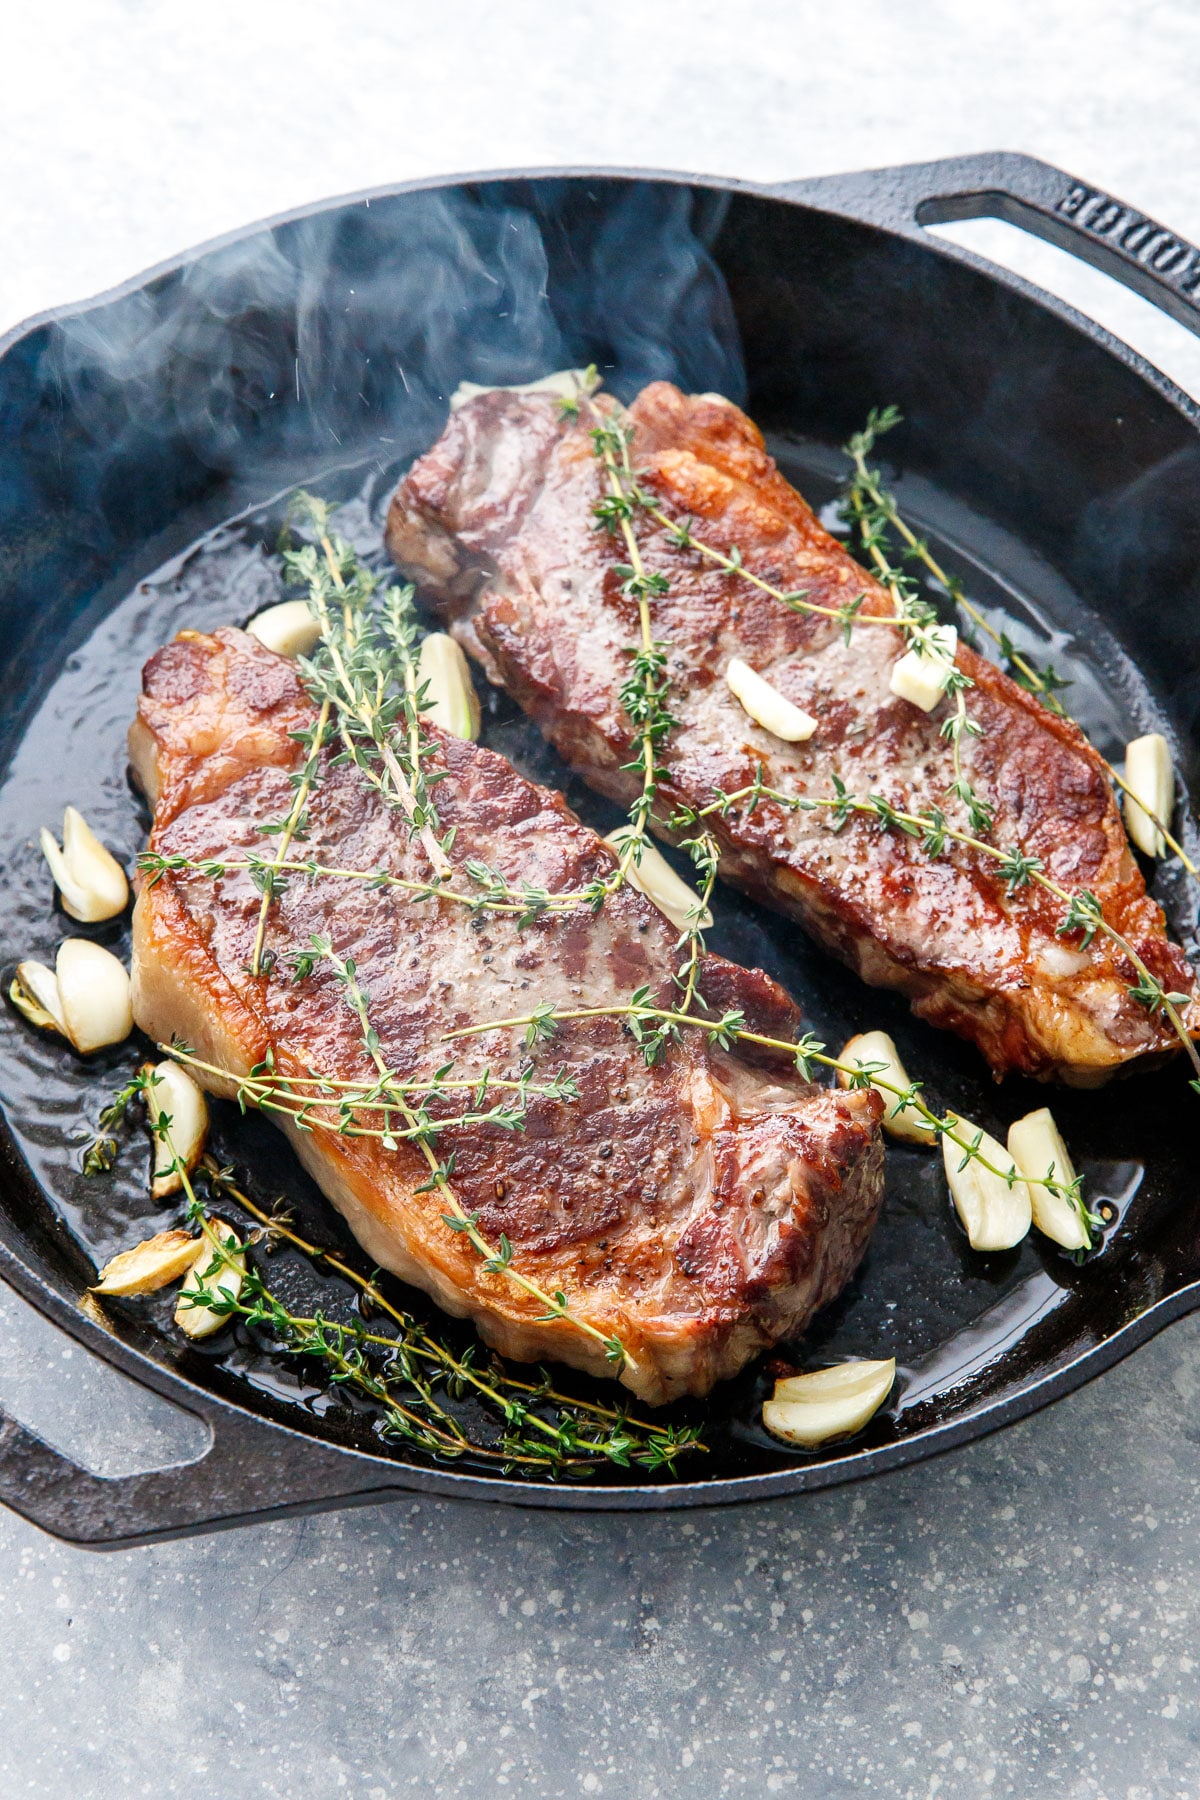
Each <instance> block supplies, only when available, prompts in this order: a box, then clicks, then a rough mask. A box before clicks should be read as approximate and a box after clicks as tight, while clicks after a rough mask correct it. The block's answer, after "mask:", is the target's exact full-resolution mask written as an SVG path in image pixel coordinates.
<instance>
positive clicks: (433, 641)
mask: <svg viewBox="0 0 1200 1800" xmlns="http://www.w3.org/2000/svg"><path fill="white" fill-rule="evenodd" d="M426 684H427V685H426ZM417 686H418V688H420V687H421V686H425V699H426V702H427V703H428V704H427V706H426V710H425V711H424V712H423V713H422V714H421V717H422V718H423V719H432V720H433V723H434V724H435V725H440V726H441V728H442V730H443V731H448V732H449V733H450V735H451V736H452V737H458V738H465V739H466V740H467V742H468V743H473V742H474V740H475V739H476V738H477V737H478V736H479V726H480V712H479V696H478V694H477V693H476V692H475V683H474V682H473V681H472V679H471V670H470V666H469V664H468V662H467V659H466V657H465V655H464V654H463V651H462V647H461V645H459V644H457V643H456V642H455V640H454V639H453V638H452V637H450V636H449V635H448V634H447V633H446V632H444V631H431V632H430V633H429V635H428V636H427V637H425V638H423V639H422V641H421V649H420V652H419V655H418V658H417Z"/></svg>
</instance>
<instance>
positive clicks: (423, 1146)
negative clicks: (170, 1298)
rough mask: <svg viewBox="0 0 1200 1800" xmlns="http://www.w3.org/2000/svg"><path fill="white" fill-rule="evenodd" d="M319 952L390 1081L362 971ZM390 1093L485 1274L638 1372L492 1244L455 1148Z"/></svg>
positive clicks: (618, 1347)
mask: <svg viewBox="0 0 1200 1800" xmlns="http://www.w3.org/2000/svg"><path fill="white" fill-rule="evenodd" d="M320 954H321V955H322V957H323V958H324V960H325V962H326V963H327V964H328V965H329V967H330V969H331V970H332V971H333V974H334V976H335V978H336V980H337V981H338V982H339V984H340V986H341V989H342V994H343V997H344V999H345V1002H346V1005H347V1006H348V1007H349V1009H350V1011H351V1012H352V1013H353V1014H354V1016H355V1018H356V1019H357V1020H358V1023H359V1029H360V1031H361V1033H362V1040H363V1044H364V1047H365V1048H366V1051H367V1054H368V1055H369V1056H370V1057H371V1059H372V1061H373V1062H374V1063H375V1066H376V1068H377V1069H378V1070H379V1073H380V1076H381V1077H383V1078H384V1079H385V1080H386V1078H387V1076H388V1073H389V1071H388V1068H387V1064H386V1062H385V1061H384V1058H383V1052H382V1048H381V1045H380V1040H379V1033H378V1032H377V1031H376V1029H375V1026H374V1025H373V1024H372V1022H371V1016H370V1012H369V1010H368V1008H369V1004H370V1002H369V997H368V995H367V994H366V992H365V990H364V989H363V987H362V986H361V984H360V982H359V980H358V971H357V968H356V967H355V963H354V959H353V958H352V957H343V956H339V955H338V953H337V951H336V950H335V949H334V948H333V945H332V943H331V942H330V941H329V940H328V939H324V940H322V941H321V945H320ZM385 1092H386V1094H387V1096H388V1098H389V1099H390V1100H393V1101H394V1102H395V1105H396V1108H397V1111H398V1112H399V1113H400V1115H401V1117H402V1118H403V1119H404V1120H405V1122H406V1125H407V1126H408V1127H409V1135H410V1136H411V1137H412V1138H413V1140H414V1141H415V1142H416V1143H417V1145H418V1147H419V1148H420V1151H421V1153H422V1155H423V1156H424V1158H425V1160H426V1162H427V1163H428V1164H429V1170H430V1175H429V1180H428V1181H426V1182H424V1183H423V1184H422V1186H421V1187H419V1188H417V1189H415V1190H414V1191H415V1192H416V1193H429V1192H434V1193H436V1194H437V1195H438V1196H439V1198H440V1200H441V1201H442V1203H443V1204H444V1205H445V1206H446V1207H447V1208H448V1211H446V1212H445V1213H443V1214H442V1222H443V1223H444V1224H445V1226H446V1227H447V1229H448V1230H450V1231H453V1232H455V1233H457V1234H459V1235H460V1236H462V1237H463V1238H464V1239H465V1241H466V1242H467V1243H468V1244H470V1246H471V1248H472V1250H473V1251H474V1252H475V1254H476V1255H477V1256H478V1257H479V1258H480V1259H481V1261H482V1263H483V1269H484V1273H485V1274H489V1275H493V1274H494V1275H503V1276H504V1277H505V1278H506V1279H507V1280H508V1281H510V1282H511V1283H512V1284H513V1285H514V1286H515V1287H517V1288H519V1289H520V1290H521V1292H522V1293H523V1294H526V1295H528V1296H529V1298H530V1299H533V1300H536V1301H537V1302H538V1303H539V1304H540V1305H541V1306H542V1307H543V1309H544V1310H543V1311H542V1312H541V1313H540V1314H538V1315H536V1318H535V1321H534V1322H535V1323H536V1324H539V1325H548V1324H552V1323H555V1322H558V1321H561V1322H562V1323H563V1324H564V1325H567V1326H570V1327H572V1328H573V1329H574V1330H576V1331H579V1332H581V1333H582V1334H583V1335H584V1336H585V1337H589V1338H592V1339H593V1340H594V1341H595V1342H596V1343H598V1344H600V1345H601V1346H602V1348H603V1350H604V1356H605V1360H606V1362H607V1363H608V1364H609V1366H610V1367H611V1368H612V1369H613V1371H614V1373H616V1374H620V1373H621V1372H622V1370H624V1369H630V1370H631V1371H634V1372H636V1370H637V1367H638V1364H637V1363H636V1362H635V1360H634V1358H633V1356H632V1355H631V1354H630V1352H629V1351H628V1350H627V1349H626V1347H625V1345H624V1344H623V1343H622V1342H621V1339H620V1338H619V1337H618V1336H616V1334H615V1333H610V1334H606V1333H605V1332H603V1331H601V1330H600V1329H599V1328H598V1327H597V1326H595V1325H593V1324H592V1322H591V1320H590V1319H585V1318H582V1317H580V1315H579V1314H578V1313H577V1312H575V1311H574V1309H573V1308H572V1306H571V1302H570V1301H569V1299H568V1298H567V1295H566V1293H565V1292H564V1291H563V1290H562V1289H561V1288H556V1289H555V1290H554V1292H553V1293H548V1292H547V1290H546V1289H545V1288H544V1287H542V1286H541V1285H540V1283H538V1282H536V1281H533V1280H531V1279H530V1277H529V1276H528V1275H526V1274H525V1273H524V1271H523V1270H521V1269H519V1268H517V1267H516V1265H515V1264H514V1262H513V1247H512V1245H511V1243H510V1242H509V1240H508V1238H507V1237H506V1236H505V1235H504V1234H503V1233H501V1235H500V1242H499V1244H491V1243H489V1242H488V1240H487V1238H485V1237H484V1235H483V1233H482V1231H481V1230H480V1229H479V1214H478V1213H469V1212H467V1210H466V1208H465V1207H464V1206H463V1205H462V1203H461V1201H460V1200H459V1198H458V1196H457V1194H456V1193H455V1191H454V1188H453V1186H452V1185H451V1179H450V1178H451V1176H452V1175H453V1173H454V1152H453V1151H451V1153H450V1155H449V1156H448V1157H447V1158H446V1160H445V1161H444V1162H443V1161H441V1160H440V1159H439V1157H438V1154H437V1149H436V1143H437V1137H438V1133H439V1130H440V1129H441V1127H440V1126H439V1124H438V1122H437V1121H436V1120H434V1119H431V1118H428V1117H427V1116H426V1117H419V1116H418V1113H417V1111H416V1110H415V1109H414V1108H413V1106H412V1105H411V1103H410V1101H409V1099H408V1097H407V1096H406V1095H405V1094H404V1093H402V1092H401V1091H400V1090H399V1089H397V1088H395V1087H386V1088H385Z"/></svg>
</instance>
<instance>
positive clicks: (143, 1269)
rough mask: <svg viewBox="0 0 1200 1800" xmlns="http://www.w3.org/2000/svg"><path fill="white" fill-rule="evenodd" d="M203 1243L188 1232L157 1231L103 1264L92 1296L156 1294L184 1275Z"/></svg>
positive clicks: (201, 1248)
mask: <svg viewBox="0 0 1200 1800" xmlns="http://www.w3.org/2000/svg"><path fill="white" fill-rule="evenodd" d="M203 1249H204V1241H203V1239H201V1238H198V1237H193V1235H192V1233H191V1232H190V1231H160V1232H158V1233H157V1234H156V1235H155V1236H154V1237H152V1238H147V1239H146V1240H145V1242H144V1243H141V1244H135V1245H134V1247H133V1249H132V1250H122V1251H121V1253H120V1255H119V1256H114V1257H113V1258H112V1260H111V1261H110V1262H106V1263H105V1265H104V1267H103V1268H102V1269H101V1271H100V1279H99V1281H98V1282H96V1284H95V1286H94V1287H93V1288H92V1290H91V1291H92V1293H93V1294H155V1293H157V1292H158V1290H159V1288H164V1287H169V1286H170V1284H171V1282H173V1281H179V1280H180V1279H181V1278H182V1277H183V1276H184V1275H186V1274H187V1272H188V1270H189V1269H190V1268H191V1266H192V1264H193V1263H194V1262H195V1260H196V1258H197V1256H199V1255H200V1253H201V1251H202V1250H203Z"/></svg>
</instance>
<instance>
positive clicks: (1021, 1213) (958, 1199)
mask: <svg viewBox="0 0 1200 1800" xmlns="http://www.w3.org/2000/svg"><path fill="white" fill-rule="evenodd" d="M950 1123H951V1125H952V1126H953V1128H954V1129H955V1130H956V1131H957V1132H958V1134H959V1136H960V1137H961V1138H962V1139H963V1142H964V1143H967V1144H971V1145H974V1146H975V1147H976V1149H977V1151H978V1155H979V1156H982V1157H985V1158H986V1159H987V1161H988V1162H989V1163H991V1164H992V1165H993V1168H996V1169H1003V1170H1006V1171H1007V1170H1013V1171H1014V1174H1015V1170H1016V1164H1015V1162H1014V1161H1013V1158H1012V1157H1011V1156H1010V1155H1009V1154H1008V1151H1007V1150H1006V1149H1005V1148H1004V1145H1003V1144H998V1143H997V1142H996V1140H995V1138H994V1137H990V1136H989V1135H988V1133H987V1132H986V1131H984V1132H982V1133H981V1132H980V1130H979V1127H978V1126H976V1125H972V1124H971V1122H970V1120H969V1119H958V1118H955V1117H953V1115H951V1119H950ZM976 1138H978V1140H979V1141H978V1144H977V1145H976ZM942 1156H943V1158H944V1160H945V1165H946V1180H947V1182H948V1183H949V1186H950V1198H951V1199H952V1200H953V1202H954V1209H955V1211H956V1212H957V1214H958V1216H959V1218H960V1219H961V1220H962V1222H963V1225H964V1226H965V1227H966V1233H967V1238H968V1240H969V1242H970V1245H971V1248H972V1249H973V1250H1011V1249H1012V1247H1013V1245H1014V1244H1019V1243H1020V1242H1021V1239H1022V1238H1023V1237H1024V1236H1025V1235H1026V1234H1027V1232H1028V1230H1029V1227H1030V1224H1031V1223H1032V1221H1033V1207H1032V1202H1031V1201H1030V1198H1029V1189H1028V1188H1027V1187H1026V1185H1025V1183H1024V1182H1023V1181H1021V1180H1019V1179H1014V1180H1013V1181H1012V1182H1011V1183H1010V1182H1009V1181H1008V1180H1007V1179H1006V1178H1005V1176H1004V1175H996V1174H994V1173H993V1170H992V1169H985V1168H984V1166H983V1164H982V1163H981V1162H979V1161H978V1159H977V1157H976V1156H968V1154H967V1152H966V1150H964V1149H963V1148H962V1145H960V1144H956V1143H953V1142H952V1141H951V1139H950V1138H949V1137H943V1138H942Z"/></svg>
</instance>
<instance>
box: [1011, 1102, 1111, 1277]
mask: <svg viewBox="0 0 1200 1800" xmlns="http://www.w3.org/2000/svg"><path fill="white" fill-rule="evenodd" d="M1008 1153H1009V1155H1010V1156H1011V1157H1012V1159H1013V1161H1014V1162H1015V1163H1016V1165H1017V1168H1018V1169H1019V1171H1020V1173H1021V1174H1022V1175H1023V1176H1024V1178H1025V1181H1026V1183H1027V1185H1028V1187H1029V1198H1030V1202H1031V1203H1032V1207H1033V1222H1034V1224H1035V1225H1036V1226H1037V1228H1038V1230H1039V1231H1044V1232H1045V1234H1046V1236H1047V1237H1048V1238H1053V1240H1054V1242H1055V1243H1056V1244H1061V1245H1062V1247H1063V1249H1064V1250H1087V1249H1089V1248H1090V1246H1091V1241H1092V1239H1091V1233H1090V1232H1089V1231H1088V1228H1087V1226H1086V1225H1085V1224H1084V1222H1083V1220H1082V1218H1081V1217H1080V1215H1079V1208H1078V1207H1076V1206H1072V1204H1071V1202H1070V1201H1069V1200H1067V1199H1066V1198H1065V1197H1064V1196H1063V1195H1062V1194H1055V1193H1052V1192H1051V1190H1050V1189H1049V1188H1048V1187H1046V1186H1045V1185H1044V1182H1043V1180H1042V1177H1043V1176H1048V1177H1049V1178H1050V1179H1051V1180H1052V1181H1057V1182H1061V1184H1062V1185H1063V1187H1069V1186H1070V1184H1071V1183H1072V1182H1073V1181H1074V1179H1075V1168H1074V1165H1073V1164H1072V1162H1071V1158H1070V1156H1069V1155H1068V1154H1067V1146H1066V1145H1065V1144H1064V1143H1063V1141H1062V1133H1061V1132H1060V1131H1059V1129H1058V1126H1057V1125H1056V1124H1055V1122H1054V1114H1053V1113H1052V1112H1051V1111H1050V1108H1049V1107H1048V1106H1039V1107H1038V1109H1037V1111H1036V1112H1031V1113H1026V1115H1025V1117H1024V1118H1023V1119H1018V1120H1016V1122H1015V1123H1014V1124H1012V1125H1010V1126H1009V1128H1008Z"/></svg>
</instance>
